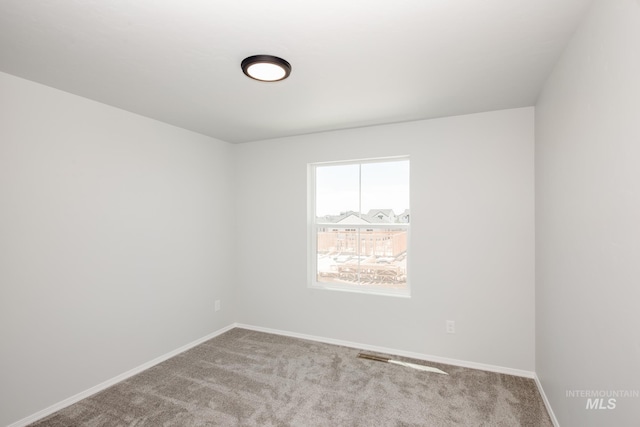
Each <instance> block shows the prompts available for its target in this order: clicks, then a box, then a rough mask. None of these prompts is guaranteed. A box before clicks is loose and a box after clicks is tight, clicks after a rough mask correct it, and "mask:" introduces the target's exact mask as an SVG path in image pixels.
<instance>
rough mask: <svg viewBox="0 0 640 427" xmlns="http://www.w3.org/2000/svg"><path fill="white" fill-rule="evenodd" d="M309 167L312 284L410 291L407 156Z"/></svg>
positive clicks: (370, 290) (403, 293)
mask: <svg viewBox="0 0 640 427" xmlns="http://www.w3.org/2000/svg"><path fill="white" fill-rule="evenodd" d="M311 168H312V170H311V175H310V176H311V181H312V182H311V186H310V191H312V194H313V197H312V204H313V208H312V212H311V215H312V216H313V218H312V221H311V223H312V224H311V228H312V229H311V239H310V242H311V247H310V256H311V257H312V260H311V261H312V262H311V265H312V266H313V272H312V286H316V287H328V288H339V289H348V290H359V291H366V292H377V293H390V294H402V295H406V294H408V291H409V287H408V281H407V271H408V265H407V264H408V263H407V249H408V234H409V220H410V211H409V160H408V159H407V158H400V159H398V158H394V159H383V160H372V161H361V162H348V163H323V164H316V165H312V166H311Z"/></svg>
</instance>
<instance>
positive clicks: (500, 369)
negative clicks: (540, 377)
mask: <svg viewBox="0 0 640 427" xmlns="http://www.w3.org/2000/svg"><path fill="white" fill-rule="evenodd" d="M235 326H237V327H238V328H243V329H249V330H252V331H257V332H266V333H270V334H276V335H283V336H288V337H292V338H301V339H305V340H310V341H317V342H322V343H326V344H335V345H340V346H343V347H350V348H356V349H360V350H369V351H376V352H379V353H386V354H393V355H397V356H404V357H410V358H412V359H417V360H424V361H426V362H437V363H444V364H446V365H453V366H460V367H463V368H471V369H479V370H482V371H489V372H496V373H499V374H507V375H514V376H517V377H525V378H535V373H534V372H530V371H524V370H521V369H513V368H506V367H503V366H495V365H487V364H484V363H476V362H469V361H466V360H458V359H449V358H447V357H438V356H431V355H428V354H422V353H413V352H410V351H402V350H396V349H393V348H386V347H378V346H373V345H367V344H361V343H355V342H350V341H342V340H336V339H333V338H325V337H317V336H314V335H306V334H299V333H296V332H289V331H281V330H278V329H270V328H263V327H260V326H252V325H245V324H242V323H236V325H235Z"/></svg>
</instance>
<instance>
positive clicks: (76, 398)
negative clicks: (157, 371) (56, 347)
mask: <svg viewBox="0 0 640 427" xmlns="http://www.w3.org/2000/svg"><path fill="white" fill-rule="evenodd" d="M235 327H236V325H235V324H231V325H229V326H226V327H224V328H222V329H219V330H217V331H215V332H212V333H211V334H209V335H207V336H204V337H202V338H199V339H197V340H195V341H193V342H190V343H189V344H186V345H183V346H182V347H180V348H178V349H175V350H173V351H170V352H169V353H166V354H163V355H162V356H160V357H156V358H155V359H153V360H151V361H150V362H147V363H143V364H142V365H140V366H138V367H135V368H133V369H131V370H129V371H127V372H125V373H123V374H120V375H118V376H116V377H113V378H111V379H109V380H107V381H105V382H103V383H100V384H98V385H96V386H94V387H91V388H90V389H88V390H85V391H83V392H80V393H78V394H76V395H74V396H71V397H69V398H67V399H65V400H63V401H62V402H58V403H56V404H54V405H51V406H49V407H48V408H46V409H43V410H41V411H38V412H36V413H35V414H33V415H29V416H28V417H26V418H23V419H21V420H20V421H16V422H15V423H13V424H10V425H9V426H7V427H24V426H27V425H29V424H31V423H34V422H36V421H38V420H39V419H42V418H44V417H46V416H48V415H51V414H53V413H54V412H57V411H59V410H61V409H64V408H66V407H67V406H71V405H73V404H74V403H76V402H79V401H81V400H82V399H86V398H87V397H89V396H92V395H94V394H96V393H98V392H100V391H102V390H105V389H107V388H109V387H111V386H112V385H115V384H117V383H119V382H121V381H124V380H126V379H127V378H130V377H132V376H134V375H137V374H139V373H140V372H142V371H145V370H147V369H149V368H151V367H153V366H155V365H157V364H159V363H162V362H164V361H165V360H167V359H170V358H172V357H174V356H177V355H178V354H180V353H183V352H185V351H187V350H189V349H191V348H193V347H195V346H197V345H199V344H202V343H203V342H205V341H208V340H210V339H211V338H215V337H217V336H218V335H220V334H223V333H225V332H227V331H229V330H231V329H233V328H235Z"/></svg>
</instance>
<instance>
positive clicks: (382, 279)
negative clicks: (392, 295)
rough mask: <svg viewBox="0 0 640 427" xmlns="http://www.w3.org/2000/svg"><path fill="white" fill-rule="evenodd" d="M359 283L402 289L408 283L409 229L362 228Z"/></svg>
mask: <svg viewBox="0 0 640 427" xmlns="http://www.w3.org/2000/svg"><path fill="white" fill-rule="evenodd" d="M359 239H360V247H359V252H360V270H359V278H360V284H362V285H365V286H380V287H384V288H386V289H403V288H404V287H405V285H406V283H407V230H406V229H398V228H395V229H394V228H376V229H362V230H360V236H359Z"/></svg>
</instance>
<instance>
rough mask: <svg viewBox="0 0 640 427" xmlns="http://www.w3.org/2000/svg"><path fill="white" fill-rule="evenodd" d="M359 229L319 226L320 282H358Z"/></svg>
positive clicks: (318, 268)
mask: <svg viewBox="0 0 640 427" xmlns="http://www.w3.org/2000/svg"><path fill="white" fill-rule="evenodd" d="M358 234H359V230H357V229H355V228H342V227H339V228H338V227H318V231H317V239H316V242H317V254H318V262H317V266H318V267H317V270H318V271H317V280H318V282H343V283H357V281H358V277H357V274H358V262H359V253H358V251H359V239H358Z"/></svg>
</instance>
